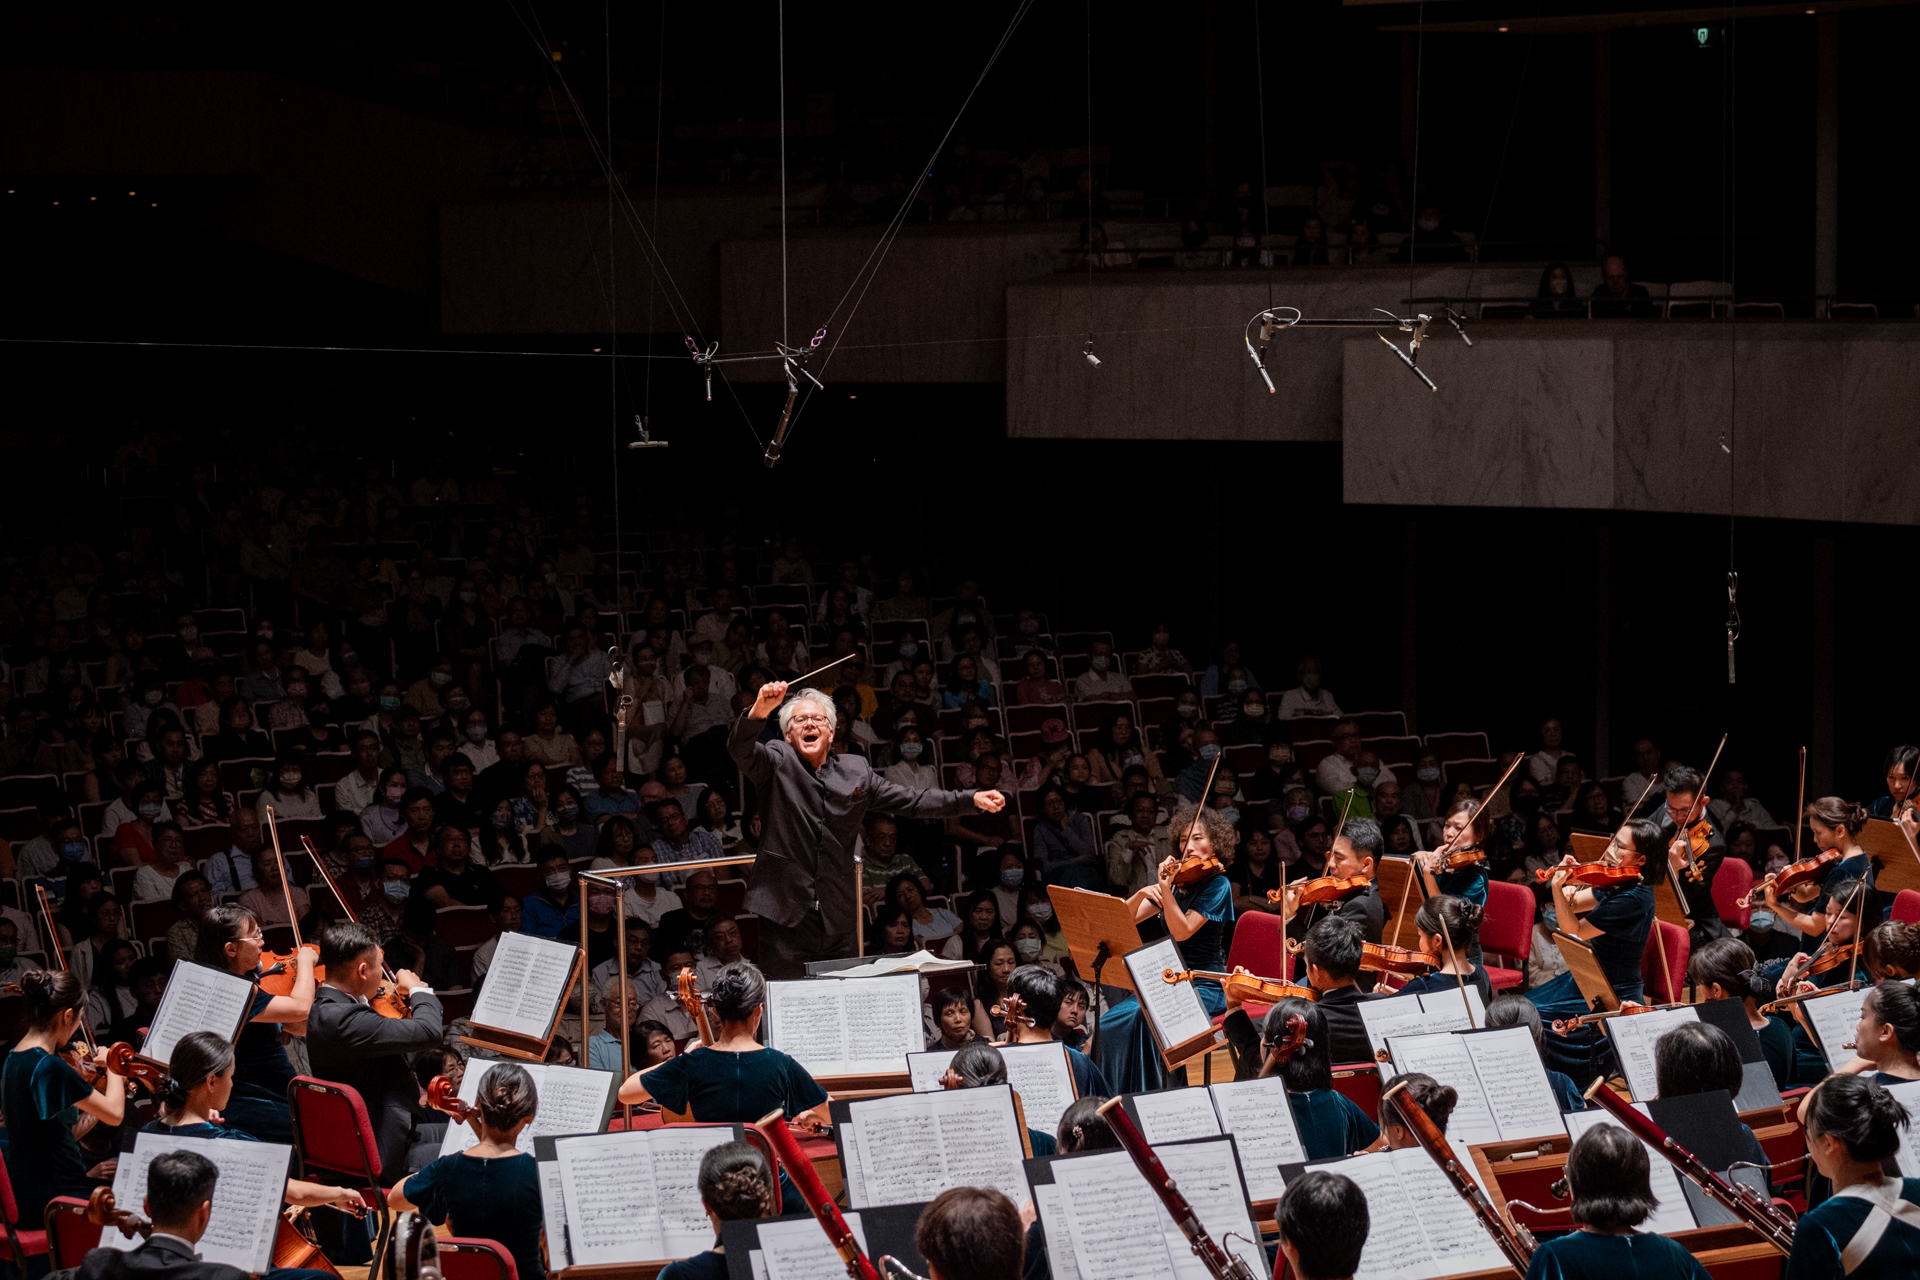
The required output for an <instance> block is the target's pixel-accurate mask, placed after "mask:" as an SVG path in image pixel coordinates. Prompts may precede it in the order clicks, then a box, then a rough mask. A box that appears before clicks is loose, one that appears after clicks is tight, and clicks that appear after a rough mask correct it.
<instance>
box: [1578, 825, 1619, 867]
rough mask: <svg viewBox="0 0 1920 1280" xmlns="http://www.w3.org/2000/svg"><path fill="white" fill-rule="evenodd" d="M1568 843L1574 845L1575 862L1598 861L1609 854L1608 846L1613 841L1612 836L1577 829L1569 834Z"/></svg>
mask: <svg viewBox="0 0 1920 1280" xmlns="http://www.w3.org/2000/svg"><path fill="white" fill-rule="evenodd" d="M1567 843H1568V844H1570V845H1572V846H1573V860H1574V861H1575V862H1598V861H1600V859H1602V858H1604V857H1605V856H1606V854H1607V846H1608V845H1610V844H1612V843H1613V839H1612V837H1610V836H1596V835H1592V834H1590V833H1588V832H1585V831H1575V832H1572V833H1570V834H1569V835H1568V836H1567Z"/></svg>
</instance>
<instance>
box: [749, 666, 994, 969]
mask: <svg viewBox="0 0 1920 1280" xmlns="http://www.w3.org/2000/svg"><path fill="white" fill-rule="evenodd" d="M786 696H787V685H786V684H785V682H783V681H778V680H774V681H769V682H768V683H766V684H764V685H761V686H760V693H759V696H758V697H757V698H755V699H754V703H753V705H752V706H751V707H749V708H747V710H746V712H745V714H743V715H742V716H741V717H740V719H739V720H737V721H736V722H735V723H734V726H733V736H732V738H731V739H730V740H729V741H728V743H727V749H728V751H729V752H731V753H732V755H733V760H734V763H735V764H737V765H739V766H740V772H741V774H742V775H744V776H745V777H746V778H747V780H748V781H750V782H752V783H753V785H754V787H755V789H756V791H757V793H758V795H759V798H760V809H761V812H762V814H764V815H765V821H766V827H765V834H764V835H763V836H762V838H761V841H760V850H759V853H758V854H757V856H756V857H755V858H754V863H753V870H752V872H751V873H750V875H749V876H748V879H747V894H746V903H745V905H746V908H747V910H749V911H753V912H756V913H757V914H758V915H759V916H760V917H761V918H762V919H764V920H766V921H767V922H768V923H769V924H771V925H773V926H775V927H773V928H762V929H761V931H760V967H761V970H762V971H763V972H764V973H765V974H766V975H767V977H769V978H800V977H805V976H806V962H807V961H809V960H824V959H829V958H832V957H837V956H846V955H851V954H853V949H854V919H855V915H854V913H855V912H857V911H859V910H860V888H859V885H858V884H857V883H856V876H855V870H854V862H853V842H854V838H855V837H856V836H857V835H858V834H859V832H860V824H861V822H862V821H863V820H864V819H865V817H866V813H867V810H868V809H875V810H878V811H879V812H881V813H901V814H907V815H909V816H911V817H915V818H942V817H951V816H953V815H954V814H957V813H961V812H963V811H965V810H966V809H967V808H968V806H972V807H973V808H976V809H981V810H984V811H985V812H987V813H998V812H999V811H1000V810H1001V808H1002V807H1004V806H1005V805H1006V803H1007V798H1006V797H1005V796H1003V795H1001V794H1000V793H999V792H998V791H933V790H923V789H920V788H915V787H903V786H900V785H899V784H898V783H895V782H891V781H889V780H887V779H886V778H883V777H881V776H880V774H878V773H876V772H875V771H874V770H873V768H872V767H871V766H870V765H868V763H867V760H866V757H864V756H858V755H854V754H852V753H848V754H845V755H837V756H836V755H834V754H832V752H831V750H830V748H831V747H832V745H833V735H834V730H835V729H836V728H837V727H838V723H839V714H838V712H837V711H836V710H835V708H834V705H833V699H831V698H829V697H828V696H827V695H826V694H824V693H822V692H820V691H819V690H818V689H802V690H800V691H799V692H798V693H796V694H795V695H794V696H793V699H792V700H791V701H786V702H785V705H784V706H783V705H782V703H783V701H785V699H786ZM776 707H778V708H779V710H780V735H781V738H782V739H783V740H782V741H778V742H761V741H760V733H761V729H762V726H763V725H764V724H765V722H766V719H767V717H768V716H769V715H771V714H772V713H773V711H774V708H776Z"/></svg>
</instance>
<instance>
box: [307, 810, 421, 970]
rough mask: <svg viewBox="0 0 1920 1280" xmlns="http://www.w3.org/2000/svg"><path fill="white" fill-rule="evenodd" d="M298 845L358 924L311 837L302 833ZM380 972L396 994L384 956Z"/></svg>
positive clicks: (331, 891) (350, 905)
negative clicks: (391, 984) (305, 852)
mask: <svg viewBox="0 0 1920 1280" xmlns="http://www.w3.org/2000/svg"><path fill="white" fill-rule="evenodd" d="M300 846H301V847H302V848H303V849H305V850H306V851H307V857H308V859H309V860H310V861H311V862H312V863H313V869H314V870H315V871H318V872H319V873H320V879H321V880H323V881H325V882H326V886H327V891H328V892H329V893H331V894H333V900H334V901H335V902H337V903H339V904H340V909H341V910H342V911H344V912H346V913H347V919H349V920H351V921H353V922H354V923H355V924H359V923H360V916H359V914H358V913H357V912H355V911H354V909H353V904H352V903H350V902H348V901H347V896H346V895H345V894H343V893H341V892H340V884H339V882H338V881H336V880H335V879H334V878H333V873H332V872H331V871H329V870H327V864H326V861H325V860H324V859H323V858H321V856H320V850H318V849H316V848H315V847H314V844H313V837H312V836H308V835H302V836H301V837H300ZM280 874H281V877H282V878H283V879H284V878H285V876H286V871H285V869H284V868H283V869H282V870H281V872H280ZM296 936H298V935H297V931H296ZM380 972H381V973H382V974H384V975H385V976H386V979H387V981H388V982H392V983H394V991H395V993H396V994H397V993H398V992H399V990H400V986H399V983H398V982H397V981H395V979H394V976H393V970H392V969H391V968H389V967H388V965H387V962H386V960H385V959H384V958H382V959H381V961H380Z"/></svg>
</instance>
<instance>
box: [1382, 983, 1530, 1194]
mask: <svg viewBox="0 0 1920 1280" xmlns="http://www.w3.org/2000/svg"><path fill="white" fill-rule="evenodd" d="M1361 1007H1362V1008H1365V1005H1362V1006H1361ZM1388 1047H1389V1048H1390V1049H1391V1050H1392V1051H1393V1060H1394V1062H1395V1064H1396V1065H1397V1066H1398V1067H1399V1068H1400V1070H1402V1071H1423V1072H1425V1073H1426V1074H1427V1075H1430V1076H1432V1077H1433V1078H1434V1079H1435V1080H1438V1081H1439V1082H1440V1083H1441V1084H1444V1085H1451V1086H1452V1087H1453V1089H1454V1090H1455V1091H1456V1092H1458V1093H1459V1095H1460V1101H1459V1103H1458V1105H1456V1106H1455V1107H1454V1109H1453V1116H1452V1118H1451V1119H1449V1120H1448V1121H1447V1141H1448V1142H1449V1143H1450V1144H1452V1146H1453V1149H1454V1151H1455V1152H1456V1153H1458V1154H1459V1155H1460V1156H1461V1157H1462V1165H1463V1167H1465V1168H1466V1169H1467V1170H1468V1171H1469V1172H1475V1170H1474V1166H1473V1164H1472V1163H1471V1162H1470V1161H1467V1160H1466V1159H1465V1156H1466V1150H1467V1148H1468V1147H1470V1146H1473V1145H1475V1144H1477V1143H1484V1142H1509V1141H1519V1140H1521V1139H1523V1138H1544V1137H1549V1136H1552V1135H1554V1134H1561V1133H1565V1132H1566V1131H1567V1127H1566V1125H1565V1123H1563V1121H1562V1120H1561V1117H1560V1104H1559V1102H1558V1101H1557V1100H1556V1099H1555V1098H1554V1096H1553V1086H1552V1085H1550V1084H1548V1083H1547V1069H1546V1067H1545V1066H1544V1065H1542V1063H1541V1061H1540V1054H1539V1051H1538V1050H1536V1049H1535V1048H1534V1047H1533V1033H1532V1032H1531V1031H1529V1030H1528V1029H1527V1028H1525V1027H1502V1028H1501V1029H1499V1030H1498V1031H1446V1032H1440V1033H1439V1034H1436V1035H1415V1036H1398V1037H1395V1038H1394V1039H1393V1040H1392V1041H1391V1042H1390V1044H1389V1046H1388ZM1476 1180H1477V1174H1476Z"/></svg>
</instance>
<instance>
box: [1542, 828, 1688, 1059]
mask: <svg viewBox="0 0 1920 1280" xmlns="http://www.w3.org/2000/svg"><path fill="white" fill-rule="evenodd" d="M1664 852H1665V846H1664V845H1663V844H1662V843H1661V841H1660V829H1659V828H1658V827H1656V826H1655V825H1654V824H1653V823H1651V822H1649V821H1647V820H1646V819H1645V818H1635V819H1633V820H1632V821H1631V822H1627V823H1625V824H1623V825H1622V826H1621V828H1620V830H1619V832H1618V833H1617V834H1616V835H1615V837H1614V840H1613V843H1612V845H1611V852H1610V853H1609V855H1608V857H1607V859H1606V865H1605V867H1604V868H1601V870H1602V871H1603V872H1604V871H1608V870H1611V871H1619V872H1627V873H1633V874H1631V875H1630V876H1629V878H1626V879H1623V880H1621V881H1620V882H1619V883H1617V884H1611V885H1601V886H1599V887H1595V888H1588V887H1585V886H1581V887H1575V886H1573V885H1570V884H1569V883H1568V880H1569V878H1570V877H1575V876H1577V875H1580V874H1582V867H1581V865H1580V864H1579V863H1576V862H1575V861H1574V860H1573V857H1572V855H1568V856H1567V858H1565V859H1564V860H1563V861H1562V862H1561V863H1560V865H1559V866H1558V867H1555V868H1553V869H1552V874H1551V877H1550V878H1549V880H1548V883H1549V884H1550V885H1551V886H1552V900H1551V903H1550V906H1551V909H1552V913H1553V917H1554V920H1555V921H1556V923H1557V925H1558V927H1559V929H1560V931H1561V932H1562V933H1568V934H1571V935H1573V936H1574V937H1576V938H1579V939H1581V940H1582V941H1584V942H1585V943H1587V945H1588V946H1590V947H1592V948H1593V958H1594V960H1595V961H1596V962H1598V964H1599V966H1600V971H1601V972H1602V973H1603V974H1605V975H1606V979H1607V981H1608V983H1609V984H1611V985H1612V987H1613V992H1614V994H1615V995H1616V996H1618V997H1619V998H1620V999H1621V1000H1622V1001H1629V1000H1631V1001H1638V1000H1640V999H1641V997H1642V996H1643V995H1644V994H1645V987H1644V985H1643V981H1642V978H1641V972H1640V956H1641V953H1642V952H1643V951H1644V950H1645V949H1646V945H1647V935H1648V934H1649V933H1650V932H1651V931H1652V929H1653V889H1652V888H1651V887H1650V886H1648V884H1647V883H1646V881H1645V880H1644V879H1643V878H1641V876H1640V875H1639V874H1637V873H1638V872H1639V871H1640V870H1641V868H1642V867H1643V866H1644V865H1645V864H1646V862H1647V859H1648V858H1649V857H1650V856H1661V855H1663V854H1664ZM1527 999H1529V1000H1531V1001H1533V1003H1534V1006H1535V1007H1536V1008H1538V1009H1539V1010H1540V1017H1541V1019H1542V1020H1543V1021H1546V1022H1552V1021H1554V1020H1555V1019H1561V1018H1577V1017H1579V1016H1580V1015H1581V1014H1583V1013H1587V1012H1589V1010H1588V1008H1587V1002H1586V998H1585V997H1584V996H1582V995H1581V994H1580V988H1579V986H1578V984H1576V983H1575V982H1574V979H1573V975H1572V974H1571V973H1563V974H1561V975H1560V976H1559V977H1557V978H1554V979H1553V980H1551V981H1550V982H1547V983H1545V984H1543V985H1541V986H1538V987H1535V988H1534V989H1533V990H1532V991H1530V992H1528V993H1527ZM1600 1037H1601V1032H1600V1031H1599V1030H1598V1029H1597V1028H1594V1027H1591V1026H1588V1027H1583V1028H1580V1029H1578V1030H1576V1031H1574V1032H1573V1033H1572V1034H1570V1035H1567V1036H1552V1037H1549V1038H1548V1039H1547V1041H1546V1042H1545V1044H1544V1045H1543V1046H1542V1050H1541V1056H1542V1057H1543V1058H1545V1059H1547V1066H1548V1067H1550V1068H1552V1069H1553V1070H1556V1071H1559V1072H1562V1073H1563V1074H1565V1075H1568V1076H1571V1077H1573V1078H1574V1079H1575V1080H1591V1079H1592V1078H1593V1074H1594V1068H1595V1067H1596V1066H1598V1065H1600V1063H1599V1061H1598V1057H1597V1054H1596V1050H1601V1049H1604V1048H1605V1047H1606V1046H1605V1045H1603V1044H1602V1043H1601V1039H1600Z"/></svg>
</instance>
